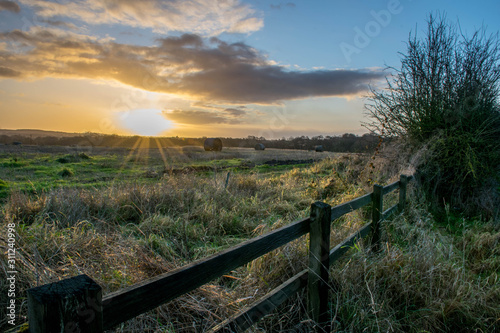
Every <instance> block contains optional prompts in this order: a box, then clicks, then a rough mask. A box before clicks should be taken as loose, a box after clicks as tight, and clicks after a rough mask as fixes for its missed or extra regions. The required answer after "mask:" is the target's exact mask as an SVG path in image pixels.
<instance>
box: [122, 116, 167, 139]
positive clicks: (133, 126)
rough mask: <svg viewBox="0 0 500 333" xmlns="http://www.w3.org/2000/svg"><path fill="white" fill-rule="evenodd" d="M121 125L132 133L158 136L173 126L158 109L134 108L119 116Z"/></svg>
mask: <svg viewBox="0 0 500 333" xmlns="http://www.w3.org/2000/svg"><path fill="white" fill-rule="evenodd" d="M119 120H120V122H121V125H122V126H123V127H124V128H126V129H127V130H129V131H132V132H133V133H134V134H138V135H142V136H158V135H160V134H162V133H163V132H166V131H168V130H170V129H172V128H173V127H174V125H173V123H172V122H171V121H170V120H168V119H166V118H165V117H164V116H163V115H162V112H161V110H158V109H136V110H130V111H127V112H124V113H122V114H121V115H120V116H119Z"/></svg>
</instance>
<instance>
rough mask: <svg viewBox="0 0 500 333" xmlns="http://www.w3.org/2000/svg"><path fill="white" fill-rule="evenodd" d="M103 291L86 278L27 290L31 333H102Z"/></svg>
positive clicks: (71, 279)
mask: <svg viewBox="0 0 500 333" xmlns="http://www.w3.org/2000/svg"><path fill="white" fill-rule="evenodd" d="M102 310H103V307H102V289H101V287H100V286H99V285H98V284H97V283H96V282H94V280H92V279H91V278H90V277H88V276H87V275H85V274H82V275H78V276H75V277H73V278H70V279H66V280H61V281H59V282H55V283H51V284H46V285H43V286H40V287H35V288H31V289H29V290H28V320H29V329H30V333H53V332H92V333H102V332H104V328H103V317H102V314H103V311H102Z"/></svg>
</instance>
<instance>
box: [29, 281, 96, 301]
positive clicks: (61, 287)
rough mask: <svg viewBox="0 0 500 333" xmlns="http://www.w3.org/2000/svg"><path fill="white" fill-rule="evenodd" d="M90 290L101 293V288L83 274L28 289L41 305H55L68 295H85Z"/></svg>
mask: <svg viewBox="0 0 500 333" xmlns="http://www.w3.org/2000/svg"><path fill="white" fill-rule="evenodd" d="M90 290H93V291H96V292H97V291H99V290H101V286H99V285H98V284H97V283H96V282H95V281H94V280H92V279H91V278H90V277H89V276H87V275H85V274H82V275H78V276H75V277H72V278H69V279H66V280H61V281H58V282H54V283H50V284H45V285H43V286H39V287H35V288H31V289H28V293H29V294H30V295H31V296H32V297H33V298H35V299H36V300H37V301H38V302H39V303H43V304H47V303H55V302H58V301H59V300H60V299H61V298H66V297H67V296H68V295H71V296H72V297H74V295H79V294H84V293H86V292H88V291H90Z"/></svg>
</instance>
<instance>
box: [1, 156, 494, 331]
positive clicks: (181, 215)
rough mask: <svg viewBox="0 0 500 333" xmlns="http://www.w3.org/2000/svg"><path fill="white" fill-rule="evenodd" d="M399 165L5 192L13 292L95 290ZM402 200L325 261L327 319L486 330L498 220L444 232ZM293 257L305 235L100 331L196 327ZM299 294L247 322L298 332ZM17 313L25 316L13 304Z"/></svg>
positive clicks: (355, 219) (128, 280) (343, 165)
mask: <svg viewBox="0 0 500 333" xmlns="http://www.w3.org/2000/svg"><path fill="white" fill-rule="evenodd" d="M385 154H388V152H386V153H385ZM370 162H371V163H372V165H373V166H371V165H370ZM332 170H334V172H333V173H332ZM379 170H383V172H382V171H379ZM400 171H401V170H400V169H399V168H398V167H395V166H393V165H392V164H390V163H388V162H387V159H385V158H384V156H383V154H380V155H379V156H376V158H375V159H374V160H367V158H365V157H362V156H359V155H349V156H347V155H346V156H344V157H342V156H340V157H337V158H334V159H325V160H323V161H321V162H318V163H316V164H314V165H312V166H311V167H309V168H300V169H299V168H297V169H292V170H291V171H286V172H280V173H272V172H269V173H265V174H257V173H245V174H243V173H241V174H234V175H233V176H232V177H231V178H230V182H229V184H228V187H227V188H225V186H224V179H223V176H224V175H220V179H217V178H216V179H214V178H213V176H211V175H208V176H207V175H202V174H189V175H182V174H179V175H175V176H169V177H164V178H162V179H161V180H160V181H159V182H157V183H155V184H146V185H145V184H141V183H132V184H127V185H113V186H109V187H108V188H102V189H99V190H97V189H58V190H54V191H50V192H47V193H41V194H25V193H21V192H14V193H12V194H11V195H10V197H9V198H8V201H7V202H6V204H5V205H4V206H3V207H2V210H1V213H0V217H1V220H2V227H3V226H4V225H5V224H6V223H9V222H14V223H15V224H16V225H17V238H16V241H17V244H16V245H17V248H18V257H17V259H18V261H17V262H18V266H19V267H18V271H19V278H20V279H19V280H18V287H19V288H20V289H21V290H23V291H24V290H26V289H28V288H31V287H34V286H37V285H41V284H46V283H50V282H54V281H58V280H60V279H64V278H67V277H71V276H75V275H78V274H81V273H85V274H88V275H89V276H91V277H92V278H93V279H94V280H96V282H97V283H99V284H100V285H101V286H102V287H103V291H104V294H107V293H109V292H112V291H115V290H118V289H120V288H123V287H125V286H128V285H131V284H134V283H137V282H139V281H142V280H144V279H146V278H149V277H152V276H155V275H158V274H161V273H163V272H167V271H169V270H171V269H173V268H175V267H179V266H181V265H184V264H186V263H189V262H192V261H193V260H196V259H199V258H202V257H205V256H207V255H210V254H213V253H216V252H218V251H220V250H222V249H224V248H227V247H229V246H232V245H235V244H237V243H239V242H241V241H242V240H244V239H248V238H251V237H255V236H257V235H260V234H263V233H265V232H268V231H270V230H273V229H276V228H279V227H281V226H283V225H286V224H288V223H290V222H291V221H293V220H295V219H297V218H299V217H304V216H307V214H308V209H309V206H310V204H311V203H312V202H314V201H315V200H323V201H325V202H327V203H329V204H331V205H335V204H338V203H340V202H345V201H347V200H350V199H353V198H355V197H358V196H360V195H362V194H364V193H366V192H367V191H369V190H370V187H371V183H373V182H383V183H389V182H391V181H393V180H396V179H397V176H398V175H399V172H400ZM414 197H418V196H414ZM409 206H410V208H409V209H408V211H407V213H406V214H404V215H402V216H399V217H397V218H395V219H394V220H392V221H389V222H387V223H386V224H385V225H384V226H385V227H384V229H385V233H384V242H385V244H386V245H385V247H384V250H383V251H382V253H379V254H374V253H372V252H371V251H370V250H369V249H365V248H364V247H363V244H358V245H357V247H356V248H355V249H353V250H351V251H350V252H349V253H350V254H349V255H348V256H347V257H346V259H344V260H343V261H341V262H339V263H337V264H335V265H334V266H333V267H332V269H331V286H332V293H331V311H332V318H333V321H332V326H333V328H334V329H335V330H336V331H338V332H358V331H359V332H361V331H370V332H375V331H380V332H382V331H383V332H386V331H389V332H390V331H394V332H407V331H410V332H422V331H425V330H427V331H431V332H455V331H464V332H465V331H474V330H475V329H477V330H478V331H479V332H481V331H483V332H490V331H493V330H494V329H498V320H499V317H500V315H499V314H500V312H499V308H498V304H500V299H499V297H500V296H499V282H498V271H499V268H500V267H499V260H498V257H499V256H498V254H499V251H500V250H499V248H500V245H499V237H500V231H499V229H498V226H497V225H495V224H493V223H492V224H482V225H479V226H470V227H464V228H462V232H461V234H460V235H457V234H456V233H450V232H449V231H448V230H447V229H444V228H441V224H437V223H436V222H435V221H433V219H432V217H431V216H430V215H429V214H428V213H426V209H425V205H423V204H422V203H420V202H418V201H413V202H411V204H410V205H409ZM368 218H369V211H368V210H367V209H362V210H359V211H356V212H353V213H351V214H348V215H347V216H345V217H343V218H341V219H339V220H338V221H336V222H335V223H334V230H333V232H332V236H331V242H332V245H335V244H337V243H338V242H340V241H341V240H343V239H344V238H345V237H346V236H347V235H349V234H350V233H351V232H353V231H354V230H356V229H358V228H359V227H360V226H361V225H362V224H363V223H365V221H366V220H367V219H368ZM4 242H5V239H4V238H3V237H2V238H1V239H0V246H2V247H4V246H5V244H4ZM306 258H307V240H306V239H299V240H297V241H295V242H292V243H290V244H287V245H286V246H284V247H282V248H279V249H277V250H275V251H273V252H272V253H270V254H267V255H265V256H263V257H261V258H259V259H257V260H255V261H253V262H251V263H250V264H248V265H246V266H244V267H241V268H239V269H237V270H235V271H232V272H230V273H229V274H227V275H226V276H224V277H222V278H219V279H217V280H215V281H212V282H211V283H210V284H207V285H205V286H203V287H201V288H199V289H197V290H196V291H194V292H192V293H189V294H187V295H184V296H182V297H180V298H178V299H176V300H174V301H172V302H169V303H168V304H165V305H163V306H161V307H159V308H157V309H155V310H153V311H150V312H148V313H145V314H143V315H140V316H138V317H136V318H135V319H133V320H130V321H128V322H126V323H123V324H122V325H120V326H118V327H117V328H116V329H115V330H114V331H115V332H204V331H206V330H207V329H209V328H210V327H212V326H213V325H215V324H216V323H218V322H220V321H222V320H223V319H224V318H227V317H228V316H229V315H231V314H233V313H235V312H236V311H238V310H239V309H241V308H243V307H244V306H245V305H248V304H250V303H252V302H253V301H255V300H256V299H258V298H259V297H261V296H262V295H264V294H266V293H267V292H269V291H270V290H272V289H273V288H274V287H276V286H277V285H278V284H279V283H281V282H283V281H285V280H286V279H288V278H289V277H291V276H293V275H294V274H295V273H297V272H299V271H300V270H302V269H304V268H305V267H306V265H307V261H306ZM4 269H5V267H4ZM5 288H6V287H5V285H2V286H1V290H0V292H1V294H0V299H1V302H2V303H3V304H5V302H6V301H7V299H6V295H7V293H6V289H5ZM304 302H305V295H304V294H299V295H297V296H295V297H292V298H291V299H290V300H288V301H287V302H286V303H285V304H284V305H282V306H280V307H279V308H278V309H277V311H276V312H275V313H273V314H272V315H270V316H267V317H265V318H264V319H263V320H261V321H260V322H259V323H258V324H257V325H255V326H254V327H253V328H252V329H250V332H310V331H311V330H312V328H313V326H314V325H313V323H312V322H310V321H309V320H307V315H306V311H305V304H304ZM20 313H21V315H23V316H25V315H26V303H25V302H24V303H23V304H22V306H21V309H20ZM2 318H5V317H4V316H2ZM0 325H2V327H5V326H4V325H5V321H2V322H0ZM495 325H497V326H495Z"/></svg>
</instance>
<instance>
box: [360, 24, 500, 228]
mask: <svg viewBox="0 0 500 333" xmlns="http://www.w3.org/2000/svg"><path fill="white" fill-rule="evenodd" d="M499 66H500V42H499V39H498V35H492V36H490V37H487V36H486V34H485V31H484V30H479V31H476V32H475V33H474V34H473V35H472V36H471V37H467V36H465V35H463V34H459V33H458V32H457V29H456V28H455V27H454V26H453V25H451V24H448V23H446V20H445V18H440V19H435V18H434V17H433V16H432V15H431V16H430V18H429V21H428V30H427V34H426V36H425V37H424V38H422V39H417V35H416V34H415V35H414V36H413V37H412V36H411V35H410V38H409V41H408V49H407V52H406V54H402V58H401V68H399V69H396V68H392V69H393V70H394V71H395V72H396V74H395V76H394V77H392V78H390V79H388V80H387V85H388V88H387V89H386V90H384V91H380V92H377V91H373V95H372V97H371V102H370V103H369V104H368V105H367V107H366V108H367V111H368V116H369V117H370V119H371V120H372V122H371V123H368V124H365V125H366V126H367V127H368V128H370V129H372V130H374V131H378V132H379V133H381V134H385V135H388V136H400V137H403V138H405V139H407V141H408V142H409V143H410V144H411V145H412V146H413V147H414V148H417V149H422V150H423V154H421V158H420V159H419V160H417V161H416V164H417V165H416V167H417V171H418V174H419V176H420V178H419V179H420V180H421V181H422V184H423V186H424V187H425V188H426V192H427V196H428V198H429V199H431V201H432V203H433V204H434V206H435V208H439V207H441V208H442V207H443V205H444V204H447V203H449V204H450V205H451V206H452V207H454V208H456V209H457V210H460V211H463V212H464V213H466V214H468V215H477V214H482V215H483V217H485V218H490V217H492V216H494V215H495V214H496V212H495V210H496V209H497V207H498V206H499V205H500V196H499V193H498V190H497V186H495V182H496V183H498V181H499V179H498V174H499V172H500V170H499V165H500V141H499V140H498V138H500V104H499V98H500V71H499V70H498V68H499ZM485 192H488V193H489V194H488V200H484V198H482V197H481V196H482V195H484V193H485Z"/></svg>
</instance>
